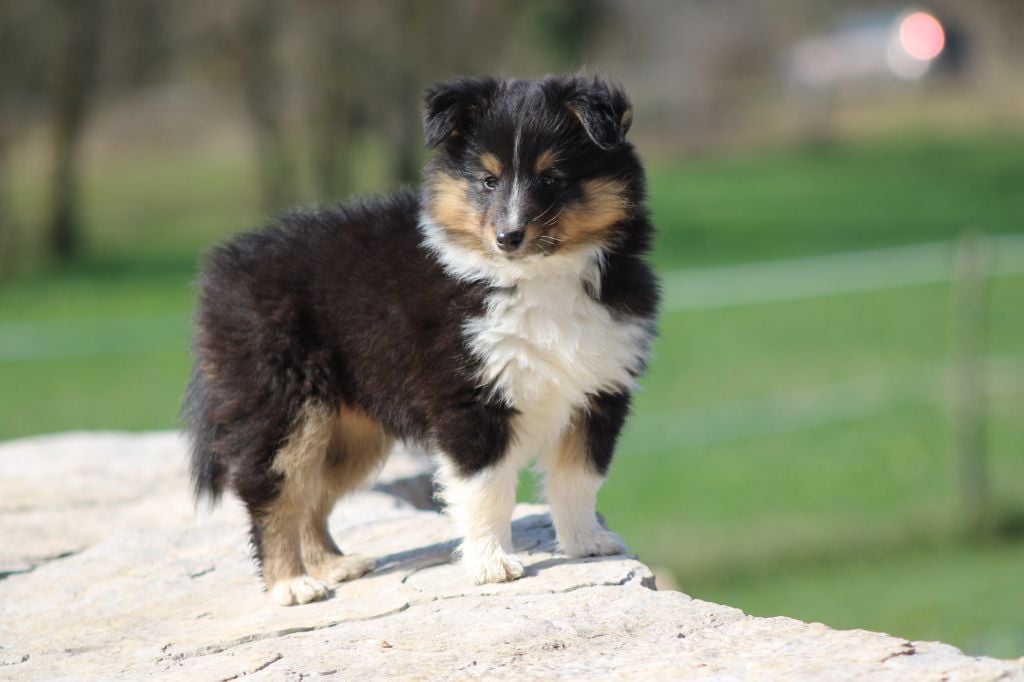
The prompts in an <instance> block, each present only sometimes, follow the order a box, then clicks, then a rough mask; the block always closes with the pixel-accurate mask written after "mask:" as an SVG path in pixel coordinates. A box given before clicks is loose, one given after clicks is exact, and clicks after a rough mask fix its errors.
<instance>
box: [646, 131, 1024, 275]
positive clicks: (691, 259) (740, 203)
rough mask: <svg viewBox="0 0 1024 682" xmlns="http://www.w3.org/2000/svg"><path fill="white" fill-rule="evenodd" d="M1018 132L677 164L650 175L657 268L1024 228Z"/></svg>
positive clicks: (891, 139)
mask: <svg viewBox="0 0 1024 682" xmlns="http://www.w3.org/2000/svg"><path fill="white" fill-rule="evenodd" d="M1022 142H1024V138H1021V137H1020V136H1009V137H1007V136H995V135H993V136H986V137H950V138H948V139H947V138H940V137H927V138H921V137H913V136H910V137H908V136H895V135H892V136H888V137H885V138H881V139H877V140H874V141H871V142H865V143H861V144H858V145H856V146H838V147H829V148H809V149H806V150H792V149H783V150H778V151H775V152H768V153H757V154H749V155H737V156H733V157H727V158H714V159H707V160H699V161H694V162H690V163H686V162H684V163H680V164H678V165H675V166H672V167H670V168H666V169H664V170H663V171H661V172H657V173H655V174H652V177H651V183H650V184H651V205H652V209H653V212H654V215H655V217H656V218H657V220H658V224H659V227H660V228H661V232H660V235H659V250H658V254H657V256H658V258H657V260H658V262H659V263H660V264H662V265H670V266H677V265H693V264H706V263H720V262H746V261H755V260H760V259H766V258H781V257H791V256H800V255H806V254H812V253H821V252H826V251H847V250H858V249H865V248H872V247H878V246H891V245H897V244H912V243H917V242H923V241H931V240H936V239H948V238H952V237H955V236H957V235H959V234H960V233H961V232H963V231H964V230H965V229H977V230H982V231H985V232H989V233H997V232H1020V231H1024V192H1021V191H1020V188H1021V187H1022V186H1024V155H1022V154H1021V153H1020V149H1021V144H1022Z"/></svg>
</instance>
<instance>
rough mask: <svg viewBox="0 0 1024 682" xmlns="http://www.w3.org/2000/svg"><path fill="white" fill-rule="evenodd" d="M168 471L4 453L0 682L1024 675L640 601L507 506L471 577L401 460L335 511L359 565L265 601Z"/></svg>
mask: <svg viewBox="0 0 1024 682" xmlns="http://www.w3.org/2000/svg"><path fill="white" fill-rule="evenodd" d="M184 461H185V455H184V447H183V444H182V443H181V442H180V440H179V439H178V437H177V435H175V434H173V433H157V434H143V435H126V434H68V435H66V436H54V437H44V438H34V439H27V440H23V441H16V442H12V443H8V444H4V445H0V679H8V678H10V679H54V678H67V679H80V678H115V679H137V678H140V677H142V676H148V675H154V674H156V675H159V676H161V677H166V678H172V679H176V678H180V679H188V680H194V679H198V680H227V679H235V678H238V677H241V676H246V675H248V676H253V677H256V678H260V677H262V678H268V679H282V678H285V679H292V678H295V679H297V678H299V677H303V676H315V675H333V674H337V675H339V676H341V677H344V678H346V679H347V678H358V677H365V678H378V677H382V676H386V675H387V676H397V677H400V678H414V679H434V678H446V679H447V678H456V679H459V678H517V679H520V678H528V679H549V678H553V677H563V678H579V679H582V678H586V679H613V678H614V679H619V678H623V677H627V678H628V677H632V678H641V679H668V678H680V677H683V678H690V677H714V678H729V679H735V678H765V677H769V678H771V677H787V678H794V677H795V678H808V679H864V678H868V679H893V680H907V679H934V680H938V679H965V680H968V679H969V680H975V679H993V680H994V679H1024V661H1016V662H1014V661H1000V660H995V659H988V658H973V657H969V656H965V655H963V654H961V653H960V652H959V651H958V650H957V649H955V648H953V647H951V646H948V645H945V644H938V643H931V642H909V641H906V640H901V639H897V638H894V637H890V636H888V635H883V634H878V633H873V632H865V631H859V630H854V631H836V630H832V629H830V628H828V627H825V626H824V625H820V624H808V623H802V622H800V621H796V620H792V619H789V618H754V617H751V616H747V615H745V614H743V613H742V612H741V611H738V610H737V609H733V608H729V607H726V606H719V605H717V604H711V603H708V602H703V601H699V600H695V599H690V598H689V597H687V596H686V595H684V594H682V593H680V592H658V591H656V590H655V589H654V580H653V577H652V574H651V572H650V571H649V570H648V568H647V567H646V566H644V565H643V564H642V563H640V562H639V561H637V560H636V559H633V558H628V557H621V556H620V557H609V558H603V559H589V560H575V561H572V560H567V559H565V558H564V557H562V556H559V555H558V554H557V552H556V551H555V544H554V534H553V531H552V529H551V526H550V522H549V518H548V516H547V513H546V509H545V508H543V507H539V506H531V505H520V506H519V507H518V508H517V512H516V521H515V532H514V535H515V544H516V548H517V550H518V551H519V553H520V556H522V557H523V558H524V560H525V562H526V565H527V575H526V577H525V578H523V579H522V580H518V581H516V582H514V583H509V584H503V585H485V586H480V587H474V586H470V585H467V583H466V581H465V579H464V577H463V575H462V572H461V570H460V569H459V567H458V566H456V565H453V564H452V563H451V560H450V555H451V546H452V541H453V539H454V537H453V531H452V527H451V525H450V524H449V523H448V521H447V519H445V517H443V516H441V515H439V514H437V513H435V512H433V511H424V510H423V509H420V508H417V507H424V506H429V494H428V493H429V478H428V476H427V470H426V469H425V465H424V464H423V463H422V462H420V461H418V460H416V458H414V457H411V456H408V455H402V456H399V457H396V458H395V460H394V462H393V463H392V464H389V465H388V467H386V468H385V470H384V472H383V473H382V477H381V478H382V480H381V482H380V483H379V484H378V488H377V489H369V490H364V491H361V492H358V493H356V494H355V495H353V496H352V497H351V498H349V499H348V500H346V501H344V502H342V503H341V504H339V505H338V507H337V508H336V509H335V511H334V513H333V515H332V517H331V528H332V531H333V534H334V535H335V538H336V539H337V540H338V542H339V544H340V545H341V546H342V548H343V549H350V550H352V551H358V552H361V553H366V554H371V555H373V556H375V557H377V558H378V567H377V569H376V570H375V571H374V572H373V573H371V574H369V575H367V576H366V577H364V578H362V579H359V580H356V581H354V582H351V583H346V584H343V585H341V586H339V587H338V588H337V589H336V590H335V591H334V593H333V595H332V597H331V598H330V599H328V600H327V601H324V602H320V603H316V604H309V605H305V606H300V607H292V608H283V607H279V606H276V605H274V604H272V603H271V602H270V600H269V598H268V597H267V596H266V595H265V594H263V593H262V591H261V588H260V585H259V582H258V581H257V580H256V578H255V577H254V575H253V570H252V566H251V563H250V561H249V558H248V552H247V548H246V530H245V529H246V523H245V519H244V514H243V512H242V510H241V508H240V506H239V505H238V504H237V503H235V502H233V501H232V500H230V499H229V500H227V501H226V503H225V505H224V507H223V508H222V509H220V510H217V511H216V512H213V513H211V514H205V515H200V517H199V519H198V520H197V519H196V517H195V515H194V513H193V510H192V505H191V500H190V498H189V494H188V491H187V485H186V478H187V476H186V472H185V466H184ZM396 495H402V496H404V497H405V498H406V499H403V498H402V497H399V496H396ZM410 500H411V501H410Z"/></svg>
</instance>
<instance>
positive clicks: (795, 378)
mask: <svg viewBox="0 0 1024 682" xmlns="http://www.w3.org/2000/svg"><path fill="white" fill-rule="evenodd" d="M1021 142H1024V138H1021V137H1017V138H998V137H988V138H977V137H976V138H959V139H949V140H937V139H908V140H903V139H888V140H880V141H876V142H871V143H867V144H863V145H858V146H847V147H839V148H834V149H830V150H818V151H800V150H797V151H792V150H790V151H786V150H779V151H774V152H768V153H762V154H757V155H750V156H748V157H731V158H725V159H701V160H691V161H688V162H683V163H680V164H679V165H678V166H673V167H671V168H660V169H657V170H656V172H654V173H653V174H652V178H651V192H652V206H653V209H654V214H655V217H656V219H657V222H658V224H659V228H660V230H661V232H660V237H659V242H658V252H657V253H656V257H655V259H656V261H657V263H658V264H659V266H660V267H662V268H674V267H680V266H686V265H698V264H699V265H706V264H711V263H719V262H740V261H748V260H757V259H762V258H776V257H778V258H782V257H790V256H798V255H807V254H813V253H821V252H830V251H837V250H846V249H861V248H869V247H880V246H886V245H891V244H904V243H914V242H919V241H931V240H937V239H947V238H952V237H955V236H956V235H957V234H958V233H959V232H960V231H961V230H962V229H963V228H964V227H979V228H984V229H987V230H990V231H1024V224H1022V216H1024V193H1021V192H1020V191H1019V188H1020V187H1022V186H1024V157H1021V155H1020V154H1019V153H1017V152H1016V150H1018V149H1020V145H1021ZM152 162H153V159H149V160H145V159H143V160H138V159H135V160H129V161H126V162H123V163H118V162H115V161H109V160H108V161H105V162H104V163H103V164H95V165H94V166H92V169H93V170H94V171H95V174H94V176H93V177H91V178H90V179H89V180H88V182H87V183H86V186H85V188H86V192H87V195H86V209H87V219H88V225H89V235H90V240H91V242H90V246H89V248H88V250H87V254H86V257H85V258H84V259H83V260H82V261H81V262H80V263H79V264H78V265H77V266H76V267H75V268H73V269H71V270H69V271H66V272H64V273H55V272H50V271H46V270H41V269H36V270H35V271H33V272H32V273H30V274H27V275H26V276H23V277H21V278H19V279H16V280H14V281H10V282H5V283H3V284H2V285H0V438H11V437H17V436H23V435H29V434H34V433H43V432H51V431H59V430H67V429H81V428H88V429H154V428H170V427H173V426H174V425H175V421H176V415H177V409H178V402H179V398H180V395H181V392H182V390H183V388H184V385H185V381H186V378H187V373H188V366H189V358H188V354H187V343H188V317H189V313H190V309H191V306H192V298H193V294H194V290H193V288H192V286H191V284H190V282H191V281H192V278H193V276H194V261H195V258H196V254H197V253H198V252H199V251H200V250H201V249H202V248H204V247H206V246H208V245H209V244H211V243H214V242H215V241H216V240H218V239H220V238H221V237H222V236H223V235H224V234H226V233H227V232H230V231H233V230H236V229H239V228H241V227H243V226H245V225H247V224H251V223H253V222H255V221H256V220H257V218H258V213H259V212H258V210H257V209H256V208H255V205H256V202H255V196H254V193H253V185H254V182H253V181H254V177H253V175H252V173H251V171H250V170H248V168H247V166H246V160H245V159H244V158H232V157H224V158H221V157H214V156H210V155H202V156H198V157H193V158H191V159H190V158H187V157H186V156H171V157H170V158H169V160H167V162H166V163H160V164H159V165H158V166H154V165H153V163H152ZM37 180H38V178H36V179H33V177H32V175H31V173H26V174H25V175H24V176H20V177H19V179H18V180H17V182H18V183H21V184H20V185H19V186H18V192H17V193H16V197H15V198H16V200H17V205H16V206H15V209H16V213H17V214H18V215H19V216H21V217H22V219H23V220H25V221H30V219H31V218H32V217H33V216H35V217H38V216H39V215H40V214H41V211H40V210H39V209H38V200H39V198H40V197H41V196H42V189H41V187H40V186H39V184H38V182H37ZM990 294H991V295H990V317H991V328H990V330H989V331H990V333H989V338H988V341H987V345H988V348H987V352H988V354H989V355H990V356H991V357H993V358H997V359H1001V362H1000V363H998V364H993V365H992V366H991V367H990V377H989V379H990V389H991V395H990V396H989V401H990V403H989V404H990V410H989V422H988V436H989V467H990V472H991V476H992V481H993V487H994V492H995V498H996V499H997V500H998V501H999V502H1000V504H1002V505H1004V506H1005V508H1007V509H1009V510H1011V511H1014V505H1018V506H1017V508H1016V511H1017V512H1020V511H1021V510H1020V502H1019V500H1022V499H1024V422H1022V421H1021V420H1020V414H1021V409H1022V408H1024V364H1022V363H1024V315H1022V314H1021V311H1022V310H1024V277H1019V276H1015V277H1003V278H1000V279H998V280H996V281H994V282H993V286H992V290H991V292H990ZM950 308H951V290H950V287H949V286H948V285H944V284H936V285H927V286H916V287H910V288H905V289H897V290H893V291H880V292H871V293H860V294H850V295H841V296H833V297H830V298H823V299H809V300H804V301H794V302H787V303H773V304H765V305H756V306H741V307H734V308H727V309H719V310H702V311H689V312H685V313H683V312H674V313H667V314H666V315H665V317H664V319H663V321H662V325H661V329H662V333H661V337H660V339H659V340H658V342H657V345H656V348H655V359H654V362H653V363H652V367H651V370H650V374H649V376H648V377H647V378H646V379H645V380H644V383H643V391H642V392H641V393H640V394H639V395H638V396H637V400H636V409H635V417H634V419H633V420H632V421H631V422H630V424H629V426H628V428H627V430H626V432H625V434H624V437H623V442H622V447H621V451H620V453H619V456H618V457H617V460H616V462H615V464H614V467H613V472H612V476H611V478H610V480H609V483H608V485H607V486H606V487H605V489H604V490H603V491H602V495H601V509H602V511H603V512H604V513H605V514H606V516H607V518H608V519H609V522H610V523H611V524H612V525H613V526H614V527H615V528H616V529H617V530H619V531H621V532H622V534H623V535H624V536H625V537H626V538H627V539H628V541H629V542H630V544H631V546H632V547H633V549H634V550H636V551H638V552H639V553H640V555H641V556H642V557H643V558H644V559H645V560H646V561H648V562H650V563H653V564H656V565H658V566H662V567H666V568H667V569H669V570H671V571H672V572H673V573H674V574H675V576H676V578H677V580H678V582H679V585H680V588H681V589H683V590H684V591H687V592H689V593H690V594H692V595H693V596H696V597H702V598H707V599H715V600H718V601H723V602H725V603H729V604H732V605H735V606H738V607H741V608H744V609H746V610H748V611H750V612H752V613H757V614H762V615H776V614H783V615H790V616H794V617H799V618H803V619H809V620H820V621H823V622H826V623H828V624H831V625H835V626H839V627H865V628H872V629H881V630H886V631H890V632H893V633H894V634H898V635H901V636H905V637H909V638H915V639H921V638H938V639H943V640H945V641H949V642H952V643H954V644H957V645H959V646H962V647H965V648H966V649H967V650H968V651H970V652H972V653H989V654H995V655H1003V656H1019V655H1021V654H1022V653H1024V632H1022V622H1024V621H1022V619H1021V618H1020V616H1019V614H1020V613H1024V603H1022V600H1024V588H1022V587H1021V586H1020V581H1019V578H1018V576H1019V575H1020V567H1021V565H1022V560H1024V544H1022V543H1021V542H1020V540H1019V539H1018V540H1007V541H1005V542H1003V543H1002V544H998V543H988V544H986V543H976V542H964V541H963V540H962V538H961V536H960V535H959V534H958V533H957V530H958V525H957V524H958V521H957V519H958V506H957V505H958V498H957V489H956V480H955V476H954V473H955V462H954V461H953V453H952V452H951V449H950V434H949V430H950V427H949V420H948V416H947V415H948V406H947V401H946V384H945V379H944V375H943V366H944V364H945V363H947V362H948V356H949V347H950V333H949V324H950V323H949V318H950ZM533 491H534V486H532V485H528V486H527V487H526V489H525V490H524V496H529V495H531V494H532V493H533Z"/></svg>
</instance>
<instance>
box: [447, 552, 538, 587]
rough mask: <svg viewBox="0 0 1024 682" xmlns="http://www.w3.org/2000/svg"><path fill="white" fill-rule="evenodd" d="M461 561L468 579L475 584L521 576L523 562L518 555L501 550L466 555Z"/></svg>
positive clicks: (500, 581)
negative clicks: (483, 554)
mask: <svg viewBox="0 0 1024 682" xmlns="http://www.w3.org/2000/svg"><path fill="white" fill-rule="evenodd" d="M462 562H463V565H464V566H465V568H466V573H468V574H469V578H470V580H472V581H473V583H474V584H476V585H483V584H484V583H504V582H508V581H510V580H516V579H518V578H522V577H523V572H524V571H523V562H522V561H520V560H519V557H517V556H516V555H515V554H508V553H506V552H504V551H501V550H499V551H496V552H492V553H491V554H489V555H487V556H482V557H475V558H474V557H470V556H468V555H467V556H464V557H463V559H462Z"/></svg>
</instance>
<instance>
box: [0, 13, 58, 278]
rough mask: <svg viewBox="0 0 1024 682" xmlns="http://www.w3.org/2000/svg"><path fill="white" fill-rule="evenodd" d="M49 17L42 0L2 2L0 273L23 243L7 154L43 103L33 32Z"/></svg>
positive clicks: (39, 46)
mask: <svg viewBox="0 0 1024 682" xmlns="http://www.w3.org/2000/svg"><path fill="white" fill-rule="evenodd" d="M46 19H47V17H46V12H45V8H43V7H41V5H39V4H35V3H23V2H18V0H4V1H3V2H0V276H2V275H7V274H9V273H10V272H11V271H12V270H13V269H14V268H15V264H16V262H17V259H18V255H19V247H20V245H21V244H20V240H19V235H18V229H17V224H16V218H15V216H14V214H13V212H12V211H11V210H10V208H9V207H10V202H9V198H10V188H9V187H8V177H9V176H8V154H9V152H10V149H11V146H12V145H13V144H14V142H15V141H16V139H17V137H18V135H19V134H21V133H22V132H23V131H24V129H25V128H27V127H28V125H29V123H30V122H31V121H32V120H33V118H35V117H37V116H38V115H39V114H40V112H41V111H42V110H43V108H44V106H43V102H44V100H45V95H46V88H45V85H44V81H45V78H44V73H45V64H46V48H45V45H44V44H43V43H42V42H41V41H39V40H38V39H36V37H35V36H38V35H39V33H40V31H41V30H42V29H43V28H45V26H46Z"/></svg>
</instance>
